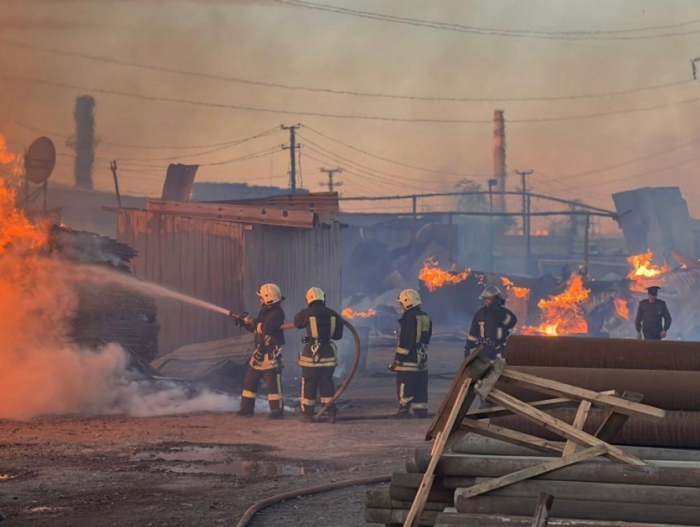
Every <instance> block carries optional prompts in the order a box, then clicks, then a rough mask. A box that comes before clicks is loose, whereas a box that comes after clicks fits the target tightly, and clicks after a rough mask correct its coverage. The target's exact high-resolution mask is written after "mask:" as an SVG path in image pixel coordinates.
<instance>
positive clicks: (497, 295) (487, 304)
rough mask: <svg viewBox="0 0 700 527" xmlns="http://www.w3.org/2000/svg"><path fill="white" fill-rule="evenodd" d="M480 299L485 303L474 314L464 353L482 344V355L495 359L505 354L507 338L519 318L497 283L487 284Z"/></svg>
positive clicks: (466, 353) (467, 353)
mask: <svg viewBox="0 0 700 527" xmlns="http://www.w3.org/2000/svg"><path fill="white" fill-rule="evenodd" d="M479 299H480V300H482V301H483V302H484V305H483V306H482V307H481V308H479V310H478V311H477V312H476V314H475V315H474V319H473V320H472V325H471V329H470V330H469V336H467V345H466V347H465V349H464V355H465V356H467V355H469V353H471V352H472V350H473V349H474V348H476V347H477V346H478V345H480V344H481V345H483V346H484V350H483V351H482V356H484V357H486V358H488V359H490V360H494V359H495V358H496V356H497V355H499V354H500V355H503V356H505V351H506V339H507V338H508V335H509V334H510V330H511V329H513V328H514V327H515V324H516V323H517V321H518V319H517V318H516V317H515V314H514V313H513V312H512V311H511V310H510V309H508V308H507V307H506V301H505V299H504V298H503V295H502V294H501V290H500V289H498V287H496V286H495V285H489V286H486V287H485V288H484V291H483V293H481V295H480V296H479Z"/></svg>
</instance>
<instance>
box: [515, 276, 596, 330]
mask: <svg viewBox="0 0 700 527" xmlns="http://www.w3.org/2000/svg"><path fill="white" fill-rule="evenodd" d="M589 294H590V290H589V289H586V288H585V286H584V284H583V277H582V276H581V275H578V274H574V275H572V277H571V278H570V279H569V282H568V284H567V288H566V290H564V291H563V292H561V293H559V294H558V295H556V296H553V297H551V298H548V299H542V300H540V301H539V303H538V304H537V305H538V307H539V308H540V309H541V310H542V315H541V321H542V322H541V324H540V325H539V326H538V327H526V328H524V333H525V334H528V335H533V334H540V335H549V336H556V335H566V334H571V333H586V332H587V331H588V322H586V318H585V316H584V313H583V309H582V308H581V304H582V303H583V302H584V301H585V300H586V299H587V298H588V295H589Z"/></svg>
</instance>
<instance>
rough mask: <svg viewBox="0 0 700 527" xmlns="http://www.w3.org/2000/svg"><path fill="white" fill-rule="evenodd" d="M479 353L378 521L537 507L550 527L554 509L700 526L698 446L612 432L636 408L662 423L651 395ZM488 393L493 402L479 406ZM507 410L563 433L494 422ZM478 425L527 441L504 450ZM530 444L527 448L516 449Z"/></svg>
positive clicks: (532, 511)
mask: <svg viewBox="0 0 700 527" xmlns="http://www.w3.org/2000/svg"><path fill="white" fill-rule="evenodd" d="M480 354H481V349H480V348H477V349H476V350H474V351H473V352H472V354H471V355H470V356H469V357H467V358H466V359H465V360H464V362H463V363H462V366H461V367H460V370H459V371H458V373H457V375H456V376H455V379H454V380H453V382H452V385H451V387H450V389H449V391H448V394H447V395H446V397H445V399H444V400H443V402H442V404H441V407H440V409H439V411H438V413H437V415H436V416H435V418H434V419H433V422H432V423H431V425H430V428H429V429H428V432H427V434H426V439H427V440H434V442H433V445H432V448H431V449H418V450H417V451H416V455H415V458H414V459H413V460H411V461H409V463H408V464H407V474H405V475H396V477H395V478H394V481H393V482H392V485H391V486H390V487H389V488H388V489H380V490H379V491H375V492H371V493H369V494H368V495H367V500H366V501H367V509H366V511H367V512H366V519H367V521H368V522H374V523H376V522H383V523H384V524H385V525H398V524H402V525H403V526H404V527H412V526H415V525H454V526H458V525H514V524H518V522H520V524H521V525H522V524H523V522H526V521H527V518H528V517H529V518H530V521H531V524H532V525H533V526H536V527H543V526H545V525H547V519H548V517H549V516H550V514H551V516H552V517H553V518H556V519H557V521H560V522H561V521H564V520H566V521H567V522H568V523H566V525H568V526H569V527H574V526H580V527H583V526H584V525H587V526H588V527H593V526H596V527H609V526H613V525H626V526H627V527H630V523H629V522H636V523H634V525H637V526H639V527H641V526H642V525H650V524H665V525H686V526H688V525H696V526H699V525H700V463H699V462H698V456H697V454H696V453H693V452H683V453H679V452H673V453H672V452H668V451H658V450H654V449H646V450H645V449H634V448H632V449H630V448H627V449H624V448H621V447H619V446H616V445H613V444H612V443H611V440H612V439H613V438H614V436H615V435H617V433H618V432H619V431H620V429H621V428H622V427H623V426H624V425H625V423H626V422H627V420H628V419H629V418H630V417H638V418H641V419H645V420H647V421H650V422H654V423H658V422H662V421H663V419H664V417H665V415H666V413H665V411H664V410H662V409H659V408H654V407H652V406H648V405H645V404H641V403H640V401H641V400H642V398H643V395H642V394H640V393H635V392H624V393H623V394H622V395H621V396H620V394H619V393H617V392H615V391H607V392H595V391H592V390H587V389H583V388H580V387H577V386H573V385H569V384H564V383H561V382H556V381H552V380H549V379H544V378H541V377H537V376H534V375H529V374H527V373H523V372H519V371H515V370H513V369H511V368H510V367H509V366H508V365H507V364H506V363H505V360H503V358H501V357H499V358H497V359H496V360H494V361H490V360H488V359H486V358H484V357H481V356H480ZM507 386H511V387H513V386H514V387H516V388H520V389H527V390H532V391H535V392H538V393H541V394H547V395H550V396H553V397H554V398H553V399H545V400H540V401H537V402H532V403H525V402H523V401H521V400H520V399H518V398H516V397H513V396H512V395H509V394H507V393H506V392H504V391H503V388H505V387H507ZM669 389H670V387H669ZM477 396H478V397H479V398H480V400H482V401H485V402H487V403H490V404H488V405H482V406H487V407H485V408H481V409H471V410H470V408H471V406H472V403H473V402H474V401H475V398H476V397H477ZM494 405H496V406H494ZM567 405H570V406H574V407H575V408H576V410H575V414H574V415H573V419H572V421H571V422H566V421H563V420H561V419H557V418H556V417H554V416H552V415H550V414H549V413H547V411H553V410H556V409H558V408H561V407H563V406H567ZM593 406H597V407H599V408H600V409H601V410H602V411H603V416H602V422H601V423H600V424H599V426H597V427H596V429H595V430H592V431H591V432H586V431H584V425H585V424H586V422H587V418H588V415H589V412H590V410H591V408H592V407H593ZM508 414H513V415H517V416H518V417H520V418H522V419H524V420H527V421H528V422H530V423H533V424H535V425H536V426H537V427H538V428H543V429H545V430H548V431H551V432H554V433H555V434H556V436H557V437H558V438H560V439H561V440H563V441H559V442H557V441H552V440H549V439H544V438H540V437H536V436H534V435H531V434H526V433H523V432H519V431H516V430H512V429H508V428H504V427H502V426H498V425H495V424H493V423H492V422H491V421H492V420H493V419H494V418H497V417H499V416H503V415H508ZM473 435H479V436H484V437H487V438H491V439H498V440H499V441H503V442H506V443H508V444H509V445H513V446H510V447H508V448H511V449H513V448H515V449H516V450H515V451H503V449H501V451H500V452H497V453H493V452H491V449H490V448H487V449H484V447H483V446H482V447H480V448H481V450H480V451H478V450H477V452H476V453H475V452H474V447H473V444H470V443H469V442H466V443H465V440H464V438H465V436H466V437H470V436H473ZM470 445H471V446H470ZM522 447H526V449H527V450H524V451H523V450H517V449H519V448H522ZM450 450H451V451H450ZM543 454H544V455H543ZM664 457H665V458H667V459H663V458H664ZM645 458H646V460H645ZM660 458H661V459H660ZM407 489H408V490H407ZM413 491H415V495H414V498H413V499H411V495H412V493H413ZM552 503H554V508H552ZM441 510H442V512H441ZM533 515H534V517H533ZM514 522H515V523H514ZM616 522H617V523H616ZM619 522H628V523H622V524H621V523H619Z"/></svg>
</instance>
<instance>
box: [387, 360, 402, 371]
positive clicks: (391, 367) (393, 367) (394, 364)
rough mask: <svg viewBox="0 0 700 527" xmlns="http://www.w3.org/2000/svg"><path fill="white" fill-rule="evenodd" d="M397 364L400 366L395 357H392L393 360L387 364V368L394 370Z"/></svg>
mask: <svg viewBox="0 0 700 527" xmlns="http://www.w3.org/2000/svg"><path fill="white" fill-rule="evenodd" d="M398 366H401V363H400V362H399V361H397V360H396V359H394V360H393V361H392V363H391V364H389V366H387V368H388V369H389V370H390V371H396V368H397V367H398Z"/></svg>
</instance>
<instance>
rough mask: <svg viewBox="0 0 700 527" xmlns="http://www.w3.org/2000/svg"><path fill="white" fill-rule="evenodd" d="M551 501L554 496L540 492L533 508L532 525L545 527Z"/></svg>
mask: <svg viewBox="0 0 700 527" xmlns="http://www.w3.org/2000/svg"><path fill="white" fill-rule="evenodd" d="M553 503H554V496H552V495H551V494H547V493H545V492H541V493H540V497H539V499H538V500H537V508H536V509H535V517H534V518H533V519H532V524H531V526H532V527H547V523H548V521H549V514H550V513H551V512H552V504H553Z"/></svg>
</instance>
